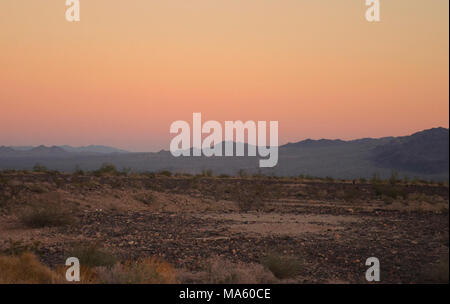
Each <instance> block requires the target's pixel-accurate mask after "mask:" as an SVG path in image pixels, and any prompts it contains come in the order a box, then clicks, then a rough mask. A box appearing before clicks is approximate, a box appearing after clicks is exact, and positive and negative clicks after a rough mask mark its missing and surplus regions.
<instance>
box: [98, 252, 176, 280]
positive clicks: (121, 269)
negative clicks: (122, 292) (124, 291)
mask: <svg viewBox="0 0 450 304" xmlns="http://www.w3.org/2000/svg"><path fill="white" fill-rule="evenodd" d="M96 273H97V276H98V281H99V283H101V284H173V283H175V282H176V279H175V270H174V269H173V267H172V266H171V265H170V264H169V263H166V262H164V261H162V260H160V259H158V258H154V257H153V258H145V259H140V260H138V261H129V262H126V263H123V264H120V263H119V264H115V265H114V266H112V267H110V268H107V267H99V268H97V269H96Z"/></svg>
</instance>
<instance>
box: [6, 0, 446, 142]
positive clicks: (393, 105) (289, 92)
mask: <svg viewBox="0 0 450 304" xmlns="http://www.w3.org/2000/svg"><path fill="white" fill-rule="evenodd" d="M80 2H81V22H79V23H69V22H67V21H66V20H65V9H66V7H65V0H42V1H29V0H1V1H0V109H1V111H0V114H1V118H0V146H1V145H39V144H45V145H59V144H70V145H88V144H105V145H112V146H116V147H120V148H125V149H129V150H132V151H154V150H159V149H161V148H165V149H167V148H168V147H169V143H170V140H171V138H172V137H173V136H172V135H171V134H169V126H170V124H171V123H172V122H173V121H175V120H179V119H183V120H187V121H191V119H192V113H193V112H202V114H203V118H204V119H206V120H208V119H212V120H217V121H221V122H223V121H224V120H238V119H240V120H244V121H245V120H255V121H257V120H278V121H279V132H280V143H286V142H289V141H298V140H301V139H305V138H316V139H318V138H342V139H353V138H360V137H381V136H388V135H407V134H410V133H412V132H415V131H419V130H423V129H427V128H431V127H436V126H443V127H448V126H449V114H448V111H449V85H448V81H449V79H448V75H449V53H448V52H449V30H448V29H449V13H448V12H449V1H448V0H381V22H380V23H369V22H367V21H366V20H365V18H364V14H365V9H366V7H365V4H364V3H365V1H364V0H340V1H336V0H214V1H213V0H189V1H187V0H127V1H125V0H88V1H87V0H81V1H80Z"/></svg>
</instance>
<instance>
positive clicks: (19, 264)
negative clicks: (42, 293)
mask: <svg viewBox="0 0 450 304" xmlns="http://www.w3.org/2000/svg"><path fill="white" fill-rule="evenodd" d="M55 280H56V274H55V273H53V272H52V271H51V270H50V269H49V268H48V267H46V266H44V265H42V264H41V263H40V262H39V261H38V259H37V258H36V257H35V256H34V255H33V254H31V253H23V254H21V255H20V256H9V257H7V256H0V284H50V283H54V282H55Z"/></svg>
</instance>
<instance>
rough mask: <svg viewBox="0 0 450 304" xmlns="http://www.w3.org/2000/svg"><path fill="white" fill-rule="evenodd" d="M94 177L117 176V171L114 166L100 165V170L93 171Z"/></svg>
mask: <svg viewBox="0 0 450 304" xmlns="http://www.w3.org/2000/svg"><path fill="white" fill-rule="evenodd" d="M94 175H96V176H103V175H119V171H117V169H116V166H114V165H113V164H108V163H104V164H102V166H101V167H100V169H98V170H95V171H94Z"/></svg>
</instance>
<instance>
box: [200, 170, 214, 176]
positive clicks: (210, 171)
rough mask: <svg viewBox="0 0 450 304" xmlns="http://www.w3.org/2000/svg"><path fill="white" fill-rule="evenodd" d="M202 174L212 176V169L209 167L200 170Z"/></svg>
mask: <svg viewBox="0 0 450 304" xmlns="http://www.w3.org/2000/svg"><path fill="white" fill-rule="evenodd" d="M202 176H206V177H212V176H213V171H212V170H211V169H208V170H203V171H202Z"/></svg>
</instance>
